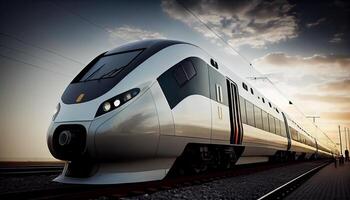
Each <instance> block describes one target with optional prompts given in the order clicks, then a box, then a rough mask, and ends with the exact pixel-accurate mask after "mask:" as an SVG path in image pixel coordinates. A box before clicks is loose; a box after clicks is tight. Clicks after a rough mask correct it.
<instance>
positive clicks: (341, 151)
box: [338, 125, 343, 155]
mask: <svg viewBox="0 0 350 200" xmlns="http://www.w3.org/2000/svg"><path fill="white" fill-rule="evenodd" d="M338 129H339V140H340V155H343V147H342V145H341V133H340V125H338Z"/></svg>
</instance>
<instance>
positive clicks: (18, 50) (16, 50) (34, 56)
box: [0, 44, 62, 67]
mask: <svg viewBox="0 0 350 200" xmlns="http://www.w3.org/2000/svg"><path fill="white" fill-rule="evenodd" d="M0 47H1V48H5V49H9V50H11V51H13V52H18V53H21V54H23V55H27V56H30V57H33V58H36V59H38V60H42V61H44V62H48V63H51V64H53V65H57V66H60V67H62V65H60V64H58V63H55V62H52V61H51V60H49V59H45V58H41V57H39V56H36V55H34V54H31V53H28V52H26V51H23V50H20V49H16V48H13V47H10V46H6V45H3V44H0Z"/></svg>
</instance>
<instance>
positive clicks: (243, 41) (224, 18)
mask: <svg viewBox="0 0 350 200" xmlns="http://www.w3.org/2000/svg"><path fill="white" fill-rule="evenodd" d="M179 3H180V5H179V4H177V3H176V1H172V0H163V1H162V8H163V10H164V12H165V13H167V14H168V15H169V16H170V17H172V18H174V19H177V20H180V21H182V22H184V23H186V24H187V25H189V26H190V27H192V28H193V29H195V30H196V31H198V32H200V33H202V34H203V35H204V36H206V37H210V38H215V36H214V35H213V34H208V30H203V29H204V27H203V25H202V24H201V23H200V22H199V21H198V20H197V19H195V18H194V17H193V16H189V15H188V14H187V13H186V12H184V8H183V7H182V6H181V5H184V6H185V7H186V8H188V9H190V10H191V11H192V12H193V13H195V14H196V15H198V16H199V17H200V18H201V19H202V20H203V21H204V22H205V23H207V24H209V25H210V26H211V27H212V28H213V29H214V30H216V31H217V32H218V33H220V34H221V35H223V36H224V37H225V38H227V39H228V41H229V42H230V43H231V44H232V45H234V46H241V45H250V46H252V47H263V46H265V45H267V44H272V43H278V42H280V41H283V40H286V39H289V38H294V37H297V35H298V33H297V29H298V25H297V20H296V18H295V16H293V15H292V14H291V13H290V10H291V9H292V7H293V6H292V5H290V4H289V3H288V2H287V1H285V0H280V1H243V0H241V1H220V0H213V1H206V0H190V1H184V0H182V1H179Z"/></svg>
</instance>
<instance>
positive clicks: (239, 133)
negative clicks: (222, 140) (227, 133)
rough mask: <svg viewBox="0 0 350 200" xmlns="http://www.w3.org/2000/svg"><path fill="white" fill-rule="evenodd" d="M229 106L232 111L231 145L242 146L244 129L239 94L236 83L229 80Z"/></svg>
mask: <svg viewBox="0 0 350 200" xmlns="http://www.w3.org/2000/svg"><path fill="white" fill-rule="evenodd" d="M226 81H227V93H228V104H229V110H230V125H231V137H230V143H231V144H242V139H243V127H242V120H241V113H240V107H239V94H238V87H237V85H236V83H234V82H233V81H231V80H229V79H227V80H226Z"/></svg>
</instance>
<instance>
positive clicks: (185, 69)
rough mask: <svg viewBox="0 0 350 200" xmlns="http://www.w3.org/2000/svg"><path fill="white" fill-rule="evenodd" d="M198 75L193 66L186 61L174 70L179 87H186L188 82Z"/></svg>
mask: <svg viewBox="0 0 350 200" xmlns="http://www.w3.org/2000/svg"><path fill="white" fill-rule="evenodd" d="M195 75H196V70H195V68H194V66H193V64H192V63H191V62H190V61H188V60H185V61H183V62H181V63H179V64H178V65H177V66H176V68H175V69H174V77H175V79H176V81H177V83H178V84H179V86H182V85H184V84H185V83H186V82H187V81H189V80H191V78H193V77H194V76H195Z"/></svg>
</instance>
